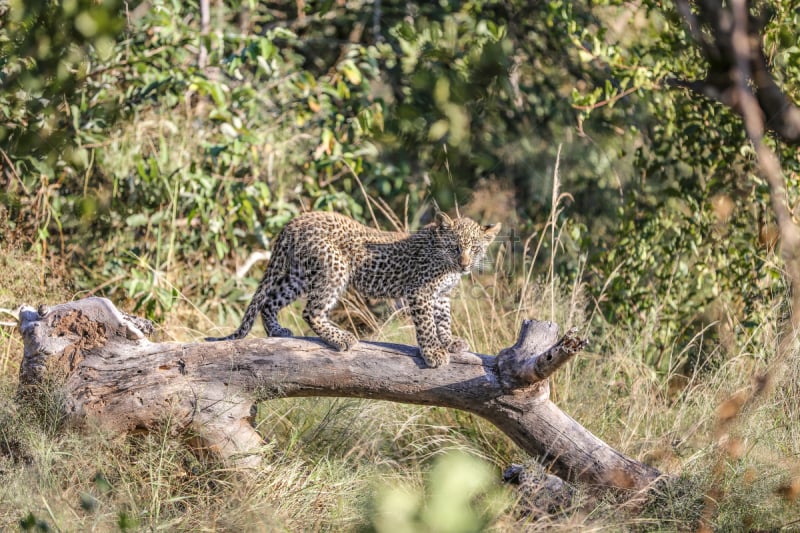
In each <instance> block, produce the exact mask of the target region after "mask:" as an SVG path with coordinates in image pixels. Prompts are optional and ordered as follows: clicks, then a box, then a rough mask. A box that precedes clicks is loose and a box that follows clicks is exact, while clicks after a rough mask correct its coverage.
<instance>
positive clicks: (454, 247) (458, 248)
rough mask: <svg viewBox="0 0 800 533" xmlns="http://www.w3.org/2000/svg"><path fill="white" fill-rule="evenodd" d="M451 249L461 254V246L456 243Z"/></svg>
mask: <svg viewBox="0 0 800 533" xmlns="http://www.w3.org/2000/svg"><path fill="white" fill-rule="evenodd" d="M453 251H454V252H455V254H456V255H461V246H459V245H458V244H456V245H455V246H453Z"/></svg>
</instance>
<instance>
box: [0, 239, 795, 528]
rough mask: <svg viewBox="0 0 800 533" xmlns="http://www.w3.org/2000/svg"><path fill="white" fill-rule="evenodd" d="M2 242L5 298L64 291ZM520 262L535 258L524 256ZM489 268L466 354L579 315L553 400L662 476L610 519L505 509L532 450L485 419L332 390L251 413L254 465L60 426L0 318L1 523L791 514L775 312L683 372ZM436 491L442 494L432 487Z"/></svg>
mask: <svg viewBox="0 0 800 533" xmlns="http://www.w3.org/2000/svg"><path fill="white" fill-rule="evenodd" d="M554 227H555V224H554ZM4 251H5V252H6V253H5V254H3V257H4V259H3V261H5V263H4V264H5V265H11V266H12V267H13V270H14V272H15V275H14V276H12V275H11V274H10V273H9V269H4V270H3V271H4V272H5V273H4V276H6V278H5V279H4V281H5V283H3V284H2V286H3V290H4V292H3V293H2V304H0V305H2V306H3V307H5V308H9V309H10V308H12V307H13V305H14V303H19V302H23V301H26V302H29V303H30V302H34V303H35V302H38V301H40V300H46V301H48V302H50V303H53V302H54V301H57V300H59V301H60V300H68V299H70V293H69V291H68V289H67V288H66V286H65V285H63V284H58V283H56V282H55V281H53V280H57V277H51V276H49V275H48V271H47V268H48V267H47V266H46V265H42V264H41V263H39V262H37V260H36V258H35V257H29V256H28V255H26V254H24V253H22V252H20V251H18V250H14V249H13V248H8V247H6V248H5V249H4ZM500 255H502V254H500ZM528 255H529V257H530V258H532V259H535V256H533V252H532V251H531V252H530V253H529V254H528ZM497 260H498V261H499V260H502V258H499V259H497ZM529 264H530V263H525V265H529ZM500 266H502V265H495V268H493V269H490V271H488V272H484V273H480V274H476V275H475V276H473V279H472V280H466V281H465V282H463V284H462V287H461V288H460V290H459V292H458V293H457V294H456V295H455V296H454V304H453V312H454V317H455V319H454V327H455V334H456V335H460V336H463V337H464V338H466V339H468V340H469V342H470V343H471V345H472V346H473V349H475V350H476V351H479V352H483V353H496V352H497V351H498V350H499V349H500V348H502V347H504V346H508V345H510V344H512V343H513V342H514V340H515V337H516V333H517V328H518V326H519V324H520V321H521V319H522V318H537V319H555V320H556V321H557V322H559V323H560V324H562V325H576V326H578V327H582V328H583V329H584V332H585V334H586V335H588V336H589V337H590V340H591V345H590V349H589V350H588V351H587V352H586V353H583V354H580V355H579V356H578V357H577V358H576V359H575V360H574V361H572V362H570V363H569V364H568V365H567V366H566V367H565V368H563V369H562V370H561V371H559V372H558V373H557V374H556V375H555V377H554V378H553V380H552V398H553V399H554V401H556V402H557V403H558V405H559V406H560V407H561V408H562V409H564V410H565V411H566V412H567V413H569V414H570V415H571V416H572V417H573V418H575V419H576V420H578V421H579V422H581V423H582V424H584V425H585V426H586V427H587V428H588V429H590V430H591V431H592V432H593V433H595V434H596V435H598V436H599V437H600V438H602V439H603V440H605V441H606V442H608V443H609V444H610V445H611V446H613V447H615V448H617V449H619V450H621V451H623V452H624V453H626V454H628V455H631V456H633V457H635V458H637V459H639V460H643V461H645V462H647V463H648V464H651V465H653V466H655V467H657V468H659V469H661V470H662V471H663V472H664V473H666V474H670V475H672V476H675V477H674V478H673V479H671V480H669V481H666V482H664V483H663V484H662V485H661V487H660V489H659V491H657V494H658V495H657V496H656V497H654V498H652V499H651V501H650V502H649V503H648V504H647V505H646V506H645V507H644V509H643V510H641V512H638V513H635V512H633V511H628V512H626V511H624V510H623V512H620V510H619V507H618V505H617V503H616V502H614V501H608V502H602V501H601V502H593V504H592V505H591V506H583V507H579V508H575V509H571V510H567V512H566V514H565V515H564V516H562V517H558V518H552V519H546V520H542V521H539V522H534V521H532V520H531V519H530V518H527V517H526V515H525V513H524V512H521V511H520V506H519V504H515V503H514V502H515V501H516V499H517V495H516V493H515V492H514V491H513V490H512V489H511V488H509V487H504V486H502V485H501V484H500V482H499V479H500V478H501V475H500V474H501V472H502V470H503V469H504V468H505V467H506V466H508V465H509V464H510V463H512V462H516V463H519V462H524V461H526V460H529V458H527V457H525V456H524V454H523V452H521V451H520V450H519V449H518V448H516V447H515V446H514V445H513V444H512V443H511V442H510V441H509V440H508V438H507V437H505V436H504V435H503V434H502V433H500V432H499V431H498V430H497V429H495V428H494V427H493V426H492V425H491V424H489V423H488V422H486V421H484V420H482V419H480V418H478V417H476V416H475V415H472V414H468V413H463V412H459V411H454V410H450V409H444V408H438V407H419V406H408V405H399V404H394V403H389V402H380V401H369V400H356V399H336V398H305V399H282V400H274V401H269V402H264V403H262V404H261V405H260V406H259V410H258V416H257V420H256V423H257V428H258V429H259V431H260V432H261V433H262V435H263V436H264V437H265V438H266V439H267V440H268V442H269V446H268V447H267V450H266V451H265V452H264V453H265V462H264V466H263V467H262V468H261V469H260V470H259V471H257V472H249V473H247V472H240V471H236V470H234V469H230V468H226V467H224V466H222V465H219V464H214V463H213V462H208V461H200V460H198V459H197V458H195V457H194V456H193V455H192V454H191V453H190V452H189V449H188V447H187V446H185V445H184V443H183V442H182V441H181V440H180V439H179V438H176V437H174V436H172V434H171V432H170V428H169V427H164V428H161V429H160V430H159V431H157V432H154V433H150V434H147V435H136V436H129V437H120V436H116V435H109V434H106V433H104V432H103V431H102V430H100V429H98V428H88V429H86V428H85V429H83V430H78V429H75V428H71V427H65V426H64V425H63V423H62V421H61V419H60V418H59V417H58V416H57V415H56V414H54V413H56V412H57V409H55V407H57V405H56V404H54V403H53V402H54V401H55V400H54V399H53V398H49V399H48V397H47V396H46V395H44V396H43V395H39V396H36V397H35V398H36V399H34V400H30V399H28V400H26V401H21V402H20V401H17V399H15V395H16V374H17V371H18V366H19V362H20V359H21V348H22V347H21V341H20V339H19V337H18V335H17V334H16V333H14V332H13V331H12V330H10V329H9V328H8V327H4V328H3V330H2V344H0V353H2V354H5V355H4V357H3V367H2V373H0V406H1V407H0V528H2V529H11V528H16V527H20V526H21V527H23V528H26V529H35V528H39V530H45V529H47V528H51V529H57V530H113V529H122V530H127V529H168V530H192V531H212V530H245V531H263V530H274V529H286V530H292V531H294V530H325V531H340V530H370V531H390V530H393V531H400V530H403V529H405V530H408V531H424V530H428V531H438V530H448V529H447V528H449V527H450V525H451V524H458V523H460V522H458V517H462V516H470V517H472V518H471V519H470V521H469V523H468V524H467V526H463V524H462V526H457V525H456V526H453V527H455V529H449V530H452V531H469V530H478V529H483V528H491V529H494V530H498V531H516V530H518V529H519V528H520V527H524V528H525V529H527V530H531V531H534V530H548V531H550V530H564V531H575V530H582V531H607V530H610V531H616V530H621V529H622V530H633V531H639V530H641V531H652V530H662V531H676V530H696V529H703V528H705V529H706V530H746V529H751V530H753V529H776V528H780V527H787V528H789V529H790V528H792V527H794V526H796V525H797V524H800V522H798V519H800V515H798V511H797V509H796V507H795V506H794V505H793V501H794V500H795V499H796V498H797V496H798V492H800V488H798V481H797V480H798V478H799V477H800V467H799V466H798V463H797V460H796V457H797V456H798V454H800V445H798V442H800V439H798V437H800V435H798V429H797V425H796V411H795V408H796V406H797V400H796V398H792V397H791V395H789V394H786V392H787V390H790V389H791V387H792V383H791V381H787V380H791V379H792V376H797V375H798V373H800V370H799V369H798V363H797V362H796V361H784V362H783V363H782V365H783V366H781V367H780V368H772V367H771V365H772V364H773V361H772V350H771V347H772V346H774V343H775V342H776V339H777V335H778V333H777V331H776V330H775V328H774V327H773V325H772V324H773V322H765V323H764V324H762V325H761V326H760V327H758V328H756V329H755V330H754V332H753V334H752V336H751V338H750V339H749V342H748V343H746V344H744V345H742V346H741V347H740V348H739V351H737V352H726V353H724V354H704V355H706V356H708V357H705V358H703V360H705V361H717V363H716V364H712V363H710V362H709V363H707V364H705V365H696V366H695V367H694V368H693V369H692V371H691V373H689V374H684V373H682V372H683V371H684V369H685V366H683V365H679V364H677V363H676V364H671V365H670V368H672V369H673V370H671V371H670V372H669V373H667V374H661V373H659V372H657V371H655V370H654V369H653V367H652V366H650V365H648V364H647V363H646V361H645V358H644V356H643V354H644V353H646V352H647V350H648V349H649V348H650V347H648V346H647V345H646V344H647V342H648V334H647V332H646V331H644V332H642V331H627V330H625V329H624V328H621V327H619V326H611V325H609V324H606V325H605V326H603V325H602V324H601V325H600V326H599V327H597V326H596V327H594V328H591V327H589V326H588V322H587V321H588V320H589V317H588V316H587V314H586V312H585V310H586V309H588V308H589V306H588V305H587V297H586V296H585V294H584V291H583V288H582V287H581V286H580V285H572V286H569V285H567V284H565V283H564V282H562V281H559V280H558V279H557V278H555V277H550V278H549V279H548V278H539V279H537V278H535V277H533V276H530V277H527V276H517V277H507V276H504V275H502V274H500V272H502V268H498V267H500ZM526 268H528V267H527V266H526ZM43 269H44V272H45V274H44V275H42V272H43ZM42 279H45V280H48V283H50V285H48V284H47V283H46V284H45V285H42V283H41V280H42ZM520 280H522V281H520ZM53 283H56V284H55V285H53ZM178 307H179V309H178V310H177V316H178V317H180V319H177V318H176V319H172V320H171V321H169V322H168V323H167V324H166V325H165V326H162V329H163V330H162V332H161V334H162V335H163V336H166V337H168V338H175V339H177V340H182V341H190V340H195V339H197V338H199V337H200V336H202V335H204V334H206V333H207V328H208V326H207V325H208V324H210V323H211V322H213V320H210V319H209V318H208V317H207V316H205V315H204V314H203V313H202V312H201V311H199V310H198V308H197V307H195V306H193V305H191V304H190V303H189V302H188V301H186V302H184V303H183V304H182V305H179V306H178ZM299 309H300V308H299V307H298V306H293V307H290V308H288V309H287V310H285V311H284V312H283V315H282V320H283V321H284V323H286V324H288V325H290V326H291V327H292V328H294V329H295V331H296V332H297V333H306V332H307V330H305V329H304V328H307V326H305V324H304V323H303V321H302V320H301V319H300V317H299ZM775 312H776V313H777V312H778V310H776V311H775ZM379 317H380V318H379V319H378V320H376V323H377V324H378V328H377V330H376V331H374V332H372V333H366V334H365V335H366V336H368V337H371V338H375V339H381V340H391V341H395V342H405V343H413V328H412V327H411V325H410V322H409V320H408V318H407V317H405V316H404V312H403V311H402V309H395V308H389V311H387V312H386V313H383V314H379ZM776 320H777V319H776ZM219 326H220V327H224V326H226V325H225V324H219ZM228 326H230V324H228ZM652 327H653V328H656V327H657V324H653V325H652ZM595 332H598V333H599V334H596V333H595ZM254 334H261V333H260V332H258V331H256V332H254ZM707 346H708V345H707V343H703V342H700V340H699V339H698V342H696V343H693V344H691V345H689V346H688V347H678V346H675V347H667V348H665V350H666V351H667V352H668V353H667V354H666V355H665V357H667V358H668V359H669V360H670V361H675V362H678V361H682V360H683V359H685V357H686V352H687V351H691V350H696V351H702V350H705V349H706V347H707ZM764 376H768V378H764ZM765 382H766V385H764V383H765ZM48 402H49V403H48ZM42 413H45V415H42ZM47 413H50V415H47ZM465 472H468V473H469V475H466V474H465ZM450 478H455V479H467V480H471V481H472V482H475V486H474V487H472V488H470V489H469V490H471V491H472V492H469V494H471V496H470V497H469V498H467V499H464V500H459V499H458V498H457V497H456V496H457V495H458V491H459V490H460V488H463V489H464V490H467V488H466V487H467V485H464V483H467V481H463V482H462V483H461V485H456V486H455V487H453V485H452V483H448V481H447V480H448V479H450ZM447 487H450V488H447ZM442 491H445V493H447V494H449V495H450V498H447V497H443V496H441V495H439V496H437V494H441V493H442ZM448 491H450V492H448ZM448 517H450V518H448ZM453 517H455V518H453ZM453 520H455V522H453ZM391 526H394V527H395V529H391ZM459 527H460V529H459ZM398 528H399V529H398Z"/></svg>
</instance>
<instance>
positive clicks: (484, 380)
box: [20, 298, 660, 490]
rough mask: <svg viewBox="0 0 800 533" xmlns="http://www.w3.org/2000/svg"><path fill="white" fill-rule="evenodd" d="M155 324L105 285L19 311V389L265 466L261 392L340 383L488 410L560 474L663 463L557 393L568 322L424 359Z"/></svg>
mask: <svg viewBox="0 0 800 533" xmlns="http://www.w3.org/2000/svg"><path fill="white" fill-rule="evenodd" d="M148 326H149V323H147V322H146V321H144V320H142V319H137V318H135V317H130V316H128V315H125V314H123V313H121V312H120V311H118V310H117V309H116V308H115V307H114V305H113V304H112V303H111V302H110V301H108V300H106V299H104V298H87V299H85V300H80V301H78V302H72V303H66V304H61V305H57V306H54V307H52V308H44V307H40V308H39V309H38V310H36V309H33V308H30V307H25V306H23V308H22V309H21V311H20V330H21V332H22V335H23V338H24V344H25V354H24V359H23V362H22V367H21V369H20V393H21V398H24V397H25V391H26V390H28V389H29V388H31V387H36V386H39V384H41V383H43V382H45V383H52V381H53V380H52V379H45V378H46V377H48V376H50V377H51V378H52V376H53V375H57V376H60V377H59V381H57V383H59V385H58V386H59V387H60V388H61V396H62V397H63V399H64V409H65V410H66V414H67V415H68V416H69V417H70V419H71V420H73V421H76V422H84V421H85V420H87V419H90V420H92V421H93V423H96V424H99V425H101V426H103V427H105V428H108V429H110V430H112V431H115V432H122V433H125V432H131V431H137V430H149V429H151V428H153V427H155V426H156V425H158V424H159V423H161V422H163V421H165V420H167V419H168V420H169V421H170V422H171V423H172V424H173V427H175V428H176V429H177V430H180V431H185V432H188V433H189V434H190V435H193V436H194V437H195V438H196V440H199V441H200V442H201V443H202V444H203V447H204V448H205V449H206V450H208V451H211V452H213V453H215V454H217V455H218V456H220V457H221V458H222V459H224V460H227V461H234V462H237V463H243V464H247V465H250V466H257V465H258V463H259V461H260V456H259V455H258V454H257V451H258V448H259V446H260V445H261V444H262V439H261V437H260V436H259V435H258V433H257V432H256V431H255V430H254V429H253V427H252V425H251V421H252V410H253V406H254V403H255V402H258V401H262V400H268V399H271V398H281V397H297V396H343V397H357V398H374V399H381V400H392V401H397V402H405V403H414V404H423V405H439V406H443V407H452V408H456V409H462V410H464V411H469V412H472V413H475V414H477V415H480V416H481V417H483V418H485V419H487V420H489V421H490V422H492V423H493V424H494V425H496V426H497V427H498V428H499V429H501V430H502V431H503V432H504V433H506V434H507V435H508V436H509V437H510V438H511V439H512V440H513V441H514V442H515V443H517V444H518V445H519V446H520V447H521V448H523V449H524V450H525V451H527V452H529V453H531V454H533V455H535V456H538V457H540V458H541V459H543V460H544V461H546V462H547V463H548V464H549V465H550V468H551V470H552V471H553V472H555V473H556V474H558V475H559V476H561V477H563V478H564V479H567V480H571V481H576V480H580V481H583V482H588V483H591V484H594V485H600V486H605V487H614V488H622V489H631V490H640V489H644V488H646V487H647V486H648V485H649V484H650V483H651V482H653V481H654V480H655V479H656V478H657V477H658V476H659V475H660V473H659V472H658V471H657V470H655V469H653V468H650V467H648V466H646V465H644V464H642V463H639V462H637V461H635V460H633V459H630V458H628V457H626V456H624V455H623V454H621V453H619V452H617V451H616V450H614V449H612V448H611V447H609V446H608V445H607V444H605V443H604V442H603V441H601V440H600V439H598V438H597V437H595V436H594V435H592V434H591V433H590V432H589V431H588V430H586V429H585V428H584V427H583V426H581V425H580V424H578V423H577V422H575V421H574V420H573V419H572V418H570V417H569V416H568V415H566V414H565V413H564V412H562V411H561V410H560V409H559V408H558V407H556V405H555V404H553V403H552V402H551V401H550V400H549V398H548V397H549V385H548V380H547V378H548V376H549V375H550V374H552V373H553V372H554V371H555V370H556V369H558V368H559V367H560V366H561V365H563V364H564V363H565V362H566V361H567V360H568V359H569V358H571V357H572V356H573V355H574V354H575V353H577V352H578V351H580V350H581V349H582V348H583V347H584V346H585V344H586V343H585V341H582V340H580V339H578V338H576V337H575V335H574V333H573V332H569V333H567V335H566V336H565V337H563V338H562V339H560V340H558V326H557V325H555V324H553V323H551V322H535V321H526V322H525V323H524V324H523V326H522V330H521V332H520V336H519V340H518V341H517V343H516V344H515V345H514V346H512V347H510V348H506V349H504V350H502V351H501V352H500V354H498V356H497V357H493V356H487V355H478V354H473V353H463V354H454V355H453V357H452V358H451V362H450V364H449V365H447V366H445V367H443V368H437V369H430V368H426V367H425V365H424V363H423V361H422V359H421V358H420V357H419V355H418V352H417V349H416V348H414V347H410V346H403V345H397V344H385V343H371V342H360V343H359V344H358V345H357V346H356V347H355V348H353V349H352V350H351V351H349V352H344V353H339V352H334V351H332V350H331V349H330V348H329V347H327V346H326V345H324V344H322V343H321V342H320V341H318V340H316V339H308V338H261V339H259V338H253V339H245V340H239V341H227V342H216V343H192V344H179V343H152V342H150V341H148V340H147V339H146V338H145V334H146V333H148V332H146V331H144V330H145V329H146V328H147V327H148Z"/></svg>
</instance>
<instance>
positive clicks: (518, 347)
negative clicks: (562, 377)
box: [497, 320, 589, 390]
mask: <svg viewBox="0 0 800 533" xmlns="http://www.w3.org/2000/svg"><path fill="white" fill-rule="evenodd" d="M576 335H577V330H576V329H574V328H573V329H571V330H569V331H568V332H567V334H566V335H564V336H563V337H562V338H561V339H559V340H556V339H557V338H558V325H557V324H555V323H553V322H538V321H535V320H525V321H523V322H522V329H521V330H520V333H519V338H518V339H517V342H516V344H514V346H512V347H510V348H504V349H503V350H501V351H500V353H499V354H497V368H498V371H499V374H500V379H501V382H502V384H503V387H504V388H506V389H507V390H512V389H516V388H519V387H525V386H529V385H533V384H535V383H538V382H540V381H544V380H546V379H547V378H549V377H550V376H551V375H552V374H553V373H554V372H555V371H556V370H558V369H559V368H561V366H562V365H564V363H566V362H567V361H569V360H570V359H571V358H572V357H573V356H574V355H575V354H577V353H578V352H580V351H581V350H583V349H584V348H585V347H586V346H587V344H589V341H587V340H585V339H580V338H578V337H577V336H576Z"/></svg>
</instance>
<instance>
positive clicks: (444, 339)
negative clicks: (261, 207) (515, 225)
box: [206, 212, 500, 367]
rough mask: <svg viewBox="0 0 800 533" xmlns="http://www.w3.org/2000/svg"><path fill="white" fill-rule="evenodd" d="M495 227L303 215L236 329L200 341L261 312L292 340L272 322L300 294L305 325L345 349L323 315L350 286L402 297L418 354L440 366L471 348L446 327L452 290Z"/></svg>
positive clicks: (347, 337) (276, 328)
mask: <svg viewBox="0 0 800 533" xmlns="http://www.w3.org/2000/svg"><path fill="white" fill-rule="evenodd" d="M499 230H500V224H495V225H493V226H484V227H481V226H480V225H478V224H477V223H476V222H474V221H473V220H471V219H469V218H466V217H461V218H456V219H455V220H452V219H451V218H450V217H448V216H447V215H445V214H444V213H439V214H438V215H437V216H436V220H435V221H434V222H432V223H431V224H428V225H427V226H425V227H423V228H422V229H421V230H419V231H417V232H415V233H411V234H408V233H402V232H388V231H379V230H375V229H372V228H369V227H367V226H364V225H362V224H359V223H358V222H356V221H354V220H351V219H349V218H347V217H344V216H342V215H338V214H335V213H327V212H312V213H307V214H304V215H301V216H299V217H297V218H295V219H293V220H292V221H291V222H289V224H287V225H286V227H285V228H284V229H283V231H281V233H280V234H279V235H278V238H277V239H276V240H275V243H274V246H273V249H272V259H271V261H270V264H269V266H268V267H267V271H266V273H265V274H264V278H263V279H262V280H261V283H260V284H259V285H258V288H257V289H256V292H255V295H254V296H253V300H252V301H251V302H250V305H249V306H248V307H247V310H246V311H245V313H244V317H243V318H242V323H241V325H240V326H239V329H237V330H236V331H235V332H233V333H232V334H230V335H228V336H227V337H220V338H208V339H206V340H209V341H222V340H232V339H241V338H243V337H245V336H246V335H247V334H248V333H249V332H250V329H251V328H252V327H253V322H254V321H255V318H256V316H257V315H258V314H259V313H260V314H261V320H262V322H263V324H264V329H265V330H266V331H267V334H268V335H269V336H271V337H290V336H291V335H292V332H291V331H289V330H288V329H286V328H284V327H281V325H280V324H279V323H278V311H280V309H281V308H283V307H285V306H286V305H288V304H290V303H291V302H293V301H294V300H296V299H297V298H300V297H301V296H304V295H305V296H307V297H308V301H307V303H306V307H305V310H304V311H303V318H304V319H305V320H306V322H308V324H309V326H311V329H313V330H314V332H315V333H316V334H317V335H319V336H320V337H321V338H322V340H324V341H325V342H326V343H327V344H329V345H330V346H332V347H334V348H336V349H337V350H339V351H344V350H349V349H350V348H352V347H353V346H354V345H355V344H356V342H358V340H357V339H356V337H355V335H353V334H352V333H350V332H348V331H343V330H341V329H339V328H338V327H336V326H335V325H334V324H333V323H332V322H331V321H330V318H329V314H330V312H331V309H333V307H334V306H335V305H336V302H337V301H338V300H339V298H340V297H341V296H342V294H343V293H344V292H345V291H346V290H347V289H348V288H353V289H355V290H357V291H358V292H360V293H361V294H363V295H364V296H368V297H373V298H405V299H406V300H407V302H408V305H409V307H410V310H411V318H412V320H413V322H414V328H415V330H416V333H417V344H419V347H420V352H421V354H422V358H423V359H424V360H425V363H426V364H427V365H428V366H429V367H438V366H441V365H445V364H447V363H448V362H449V359H450V356H449V354H450V353H455V352H461V351H465V350H468V349H469V346H468V345H467V343H466V342H465V341H464V340H462V339H458V338H454V337H453V336H452V333H451V331H450V298H449V295H450V291H451V290H452V289H453V288H454V287H455V286H456V285H457V284H458V281H459V278H460V277H461V276H462V275H463V274H467V273H469V272H470V270H472V269H473V268H475V267H477V266H478V264H479V263H480V261H481V260H482V259H483V257H484V256H485V255H486V248H487V247H488V246H489V244H490V243H491V242H492V241H493V240H494V238H495V236H496V235H497V233H498V231H499Z"/></svg>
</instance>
